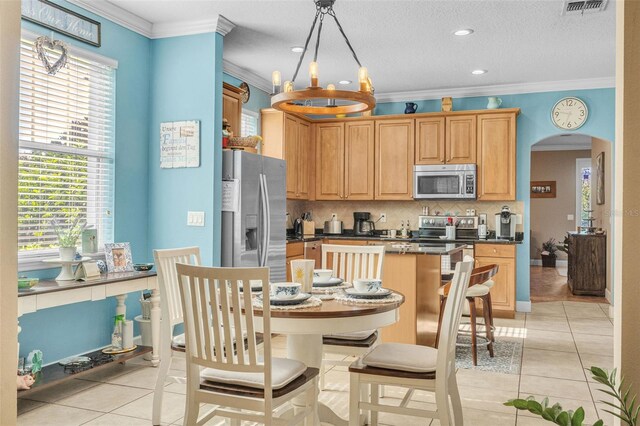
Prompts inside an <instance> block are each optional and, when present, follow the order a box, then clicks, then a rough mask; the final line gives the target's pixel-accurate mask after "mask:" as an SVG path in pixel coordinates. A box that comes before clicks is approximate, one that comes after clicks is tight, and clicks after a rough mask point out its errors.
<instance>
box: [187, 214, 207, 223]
mask: <svg viewBox="0 0 640 426" xmlns="http://www.w3.org/2000/svg"><path fill="white" fill-rule="evenodd" d="M187 226H204V212H187Z"/></svg>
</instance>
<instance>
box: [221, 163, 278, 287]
mask: <svg viewBox="0 0 640 426" xmlns="http://www.w3.org/2000/svg"><path fill="white" fill-rule="evenodd" d="M285 179H286V163H285V162H284V160H278V159H276V158H270V157H264V156H262V155H257V154H251V153H248V152H243V151H223V153H222V181H223V182H222V184H223V194H222V266H229V267H245V268H246V267H257V266H268V267H269V268H270V279H271V281H272V282H282V281H285V280H286V269H285V268H286V230H285V226H286V213H285V210H286V187H285Z"/></svg>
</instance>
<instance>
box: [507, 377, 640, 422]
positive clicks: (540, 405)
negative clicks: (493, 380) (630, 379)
mask: <svg viewBox="0 0 640 426" xmlns="http://www.w3.org/2000/svg"><path fill="white" fill-rule="evenodd" d="M587 370H588V371H589V372H590V373H591V375H592V377H593V380H595V381H596V382H598V383H600V384H602V385H604V386H606V389H598V390H599V391H600V392H603V393H605V394H607V395H609V396H611V397H613V398H614V399H615V402H609V401H603V400H601V401H600V402H601V403H603V404H606V405H608V406H610V407H612V408H613V411H612V410H604V411H606V412H607V413H609V414H612V415H614V416H616V417H618V418H619V419H620V420H622V422H623V424H626V425H628V426H638V414H639V413H640V406H636V395H634V396H633V397H631V398H630V394H631V386H626V389H625V382H624V378H621V379H620V384H616V377H617V372H616V369H613V371H612V372H611V374H609V373H607V371H606V370H603V369H602V368H599V367H591V368H588V369H587ZM504 405H506V406H508V407H515V408H516V409H518V410H527V411H529V412H530V413H533V414H536V415H539V416H540V417H542V418H543V419H545V420H547V421H549V422H552V423H554V424H557V425H561V426H583V422H584V409H583V408H582V407H578V408H577V409H576V410H575V411H572V410H567V411H565V410H563V409H562V406H560V404H557V403H556V404H554V405H552V406H549V398H545V399H543V400H542V401H541V402H538V401H536V400H535V398H534V397H533V396H529V397H528V398H527V399H521V398H518V399H511V400H509V401H507V402H505V403H504ZM618 411H619V413H618ZM603 425H604V422H603V421H602V420H598V421H596V422H595V423H593V426H603Z"/></svg>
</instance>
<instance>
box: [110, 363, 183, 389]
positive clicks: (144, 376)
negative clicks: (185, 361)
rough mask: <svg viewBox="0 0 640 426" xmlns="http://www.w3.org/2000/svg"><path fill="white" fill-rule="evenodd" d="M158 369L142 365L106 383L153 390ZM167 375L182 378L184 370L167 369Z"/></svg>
mask: <svg viewBox="0 0 640 426" xmlns="http://www.w3.org/2000/svg"><path fill="white" fill-rule="evenodd" d="M158 370H159V369H158V368H155V367H143V368H141V369H140V370H137V371H134V372H132V373H130V374H124V375H121V376H118V377H116V378H114V379H112V380H109V381H108V382H107V383H111V384H114V385H124V386H132V387H136V388H143V389H150V390H153V389H155V387H156V379H157V378H158ZM167 375H168V376H175V377H182V378H184V377H185V372H184V371H180V370H169V371H168V372H167ZM167 383H168V382H167Z"/></svg>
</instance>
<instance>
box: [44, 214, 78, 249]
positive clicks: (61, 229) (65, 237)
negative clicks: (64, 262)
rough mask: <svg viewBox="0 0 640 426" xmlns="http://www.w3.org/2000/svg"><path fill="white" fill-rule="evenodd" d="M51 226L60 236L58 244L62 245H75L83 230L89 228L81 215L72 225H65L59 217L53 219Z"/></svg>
mask: <svg viewBox="0 0 640 426" xmlns="http://www.w3.org/2000/svg"><path fill="white" fill-rule="evenodd" d="M51 226H52V227H53V231H54V232H55V233H56V235H57V236H58V244H59V245H60V247H75V246H76V243H77V242H78V238H80V235H82V231H84V230H85V229H86V228H87V224H86V222H84V221H81V220H80V217H76V218H75V219H74V220H73V222H72V223H71V225H70V226H65V225H64V224H62V223H61V222H59V221H58V220H57V219H53V220H52V221H51Z"/></svg>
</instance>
